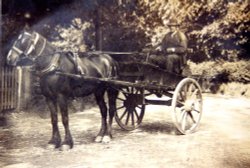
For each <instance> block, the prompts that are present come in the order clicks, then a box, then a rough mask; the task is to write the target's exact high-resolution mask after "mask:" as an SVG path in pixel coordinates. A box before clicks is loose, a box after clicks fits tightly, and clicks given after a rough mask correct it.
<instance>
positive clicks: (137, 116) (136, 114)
mask: <svg viewBox="0 0 250 168" xmlns="http://www.w3.org/2000/svg"><path fill="white" fill-rule="evenodd" d="M134 112H135V116H136V118H137V120H139V119H140V117H139V115H138V113H137V111H136V110H134Z"/></svg>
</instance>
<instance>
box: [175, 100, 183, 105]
mask: <svg viewBox="0 0 250 168" xmlns="http://www.w3.org/2000/svg"><path fill="white" fill-rule="evenodd" d="M176 102H177V104H176V105H177V106H178V105H182V106H184V105H185V103H184V102H181V101H178V100H177V101H176Z"/></svg>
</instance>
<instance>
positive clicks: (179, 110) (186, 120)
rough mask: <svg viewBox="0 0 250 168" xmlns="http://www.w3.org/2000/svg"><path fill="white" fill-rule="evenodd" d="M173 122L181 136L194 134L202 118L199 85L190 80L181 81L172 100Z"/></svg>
mask: <svg viewBox="0 0 250 168" xmlns="http://www.w3.org/2000/svg"><path fill="white" fill-rule="evenodd" d="M172 110H173V120H174V123H175V125H176V127H177V129H178V130H179V131H180V132H181V133H182V134H188V133H192V132H194V131H195V130H196V129H197V127H198V126H199V123H200V120H201V116H202V93H201V88H200V86H199V84H198V83H197V82H196V81H195V80H194V79H191V78H185V79H183V80H182V81H181V82H180V83H179V84H178V85H177V87H176V89H175V92H174V95H173V99H172Z"/></svg>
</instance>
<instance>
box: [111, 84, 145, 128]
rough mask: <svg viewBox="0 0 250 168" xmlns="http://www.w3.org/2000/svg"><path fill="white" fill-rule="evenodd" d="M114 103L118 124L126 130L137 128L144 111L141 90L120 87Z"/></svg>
mask: <svg viewBox="0 0 250 168" xmlns="http://www.w3.org/2000/svg"><path fill="white" fill-rule="evenodd" d="M116 105H117V108H116V114H115V120H116V122H117V123H118V125H119V126H120V127H121V128H123V129H124V130H127V131H131V130H134V129H136V128H138V127H139V125H140V124H141V122H142V119H143V116H144V111H145V104H144V102H143V91H142V90H140V89H136V88H133V87H126V88H123V89H121V90H120V92H119V95H118V97H117V99H116Z"/></svg>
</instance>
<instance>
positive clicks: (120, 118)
mask: <svg viewBox="0 0 250 168" xmlns="http://www.w3.org/2000/svg"><path fill="white" fill-rule="evenodd" d="M127 112H128V110H127V109H125V111H124V112H123V114H122V115H121V117H119V120H122V119H123V117H124V116H125V114H126V113H127Z"/></svg>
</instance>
